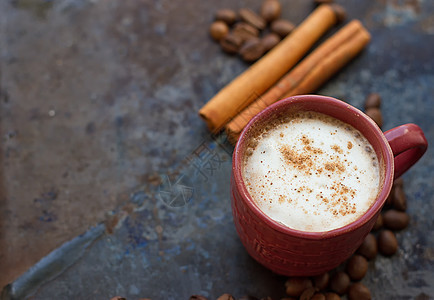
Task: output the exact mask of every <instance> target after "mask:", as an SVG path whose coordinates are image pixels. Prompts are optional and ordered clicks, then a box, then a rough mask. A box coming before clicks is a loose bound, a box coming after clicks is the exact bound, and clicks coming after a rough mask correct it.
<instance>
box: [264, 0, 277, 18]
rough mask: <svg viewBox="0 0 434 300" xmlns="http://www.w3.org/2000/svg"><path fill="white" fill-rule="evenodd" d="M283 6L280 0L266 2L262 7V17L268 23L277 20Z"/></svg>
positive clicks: (267, 0) (266, 0)
mask: <svg viewBox="0 0 434 300" xmlns="http://www.w3.org/2000/svg"><path fill="white" fill-rule="evenodd" d="M280 13H281V6H280V2H279V1H278V0H265V1H264V2H262V6H261V17H262V18H264V20H265V21H266V22H271V21H274V20H277V19H278V18H279V17H280Z"/></svg>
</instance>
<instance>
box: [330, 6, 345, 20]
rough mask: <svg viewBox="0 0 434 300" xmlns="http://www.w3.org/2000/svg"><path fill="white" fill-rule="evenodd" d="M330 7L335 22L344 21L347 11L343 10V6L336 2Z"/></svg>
mask: <svg viewBox="0 0 434 300" xmlns="http://www.w3.org/2000/svg"><path fill="white" fill-rule="evenodd" d="M331 6H332V9H333V11H334V13H335V15H336V22H337V23H341V22H343V21H345V19H346V18H347V12H346V10H345V8H343V7H342V6H340V5H338V4H332V5H331Z"/></svg>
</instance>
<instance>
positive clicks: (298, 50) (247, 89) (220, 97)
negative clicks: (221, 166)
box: [199, 4, 337, 133]
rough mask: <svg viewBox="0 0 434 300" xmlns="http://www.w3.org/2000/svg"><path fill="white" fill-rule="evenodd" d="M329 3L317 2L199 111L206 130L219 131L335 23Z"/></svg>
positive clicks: (275, 80)
mask: <svg viewBox="0 0 434 300" xmlns="http://www.w3.org/2000/svg"><path fill="white" fill-rule="evenodd" d="M336 22H337V17H336V13H335V9H334V8H333V6H331V5H327V4H323V5H320V6H318V7H317V8H316V9H315V10H314V11H313V12H312V13H311V14H310V15H309V16H308V17H307V18H306V19H305V20H304V21H303V22H302V23H301V24H300V25H299V26H298V27H297V28H296V29H295V30H294V31H293V32H292V33H291V34H290V35H289V36H287V37H286V38H285V39H283V40H282V41H281V42H280V43H279V44H278V45H277V46H276V47H275V48H273V49H272V50H271V51H270V52H269V53H267V54H266V55H264V56H263V57H262V58H261V59H260V60H258V61H257V62H256V63H255V64H253V65H252V66H251V67H250V68H249V69H247V70H246V71H245V72H243V73H242V74H241V75H239V76H238V77H236V78H235V79H234V80H233V81H232V82H230V83H229V84H228V85H227V86H226V87H224V88H223V89H222V90H221V91H220V92H219V93H217V94H216V95H215V96H214V97H213V98H212V99H211V100H210V101H208V103H207V104H205V105H204V106H203V107H202V108H201V109H200V111H199V115H200V116H201V117H202V118H203V119H204V120H205V122H206V124H207V126H208V128H209V130H210V131H211V132H213V133H216V132H218V131H219V130H221V129H222V128H223V126H224V125H225V124H226V123H227V122H229V121H230V120H231V119H232V118H233V117H235V116H236V115H237V114H238V113H239V112H240V111H241V110H243V109H244V108H245V107H246V106H247V105H249V104H250V103H251V102H252V101H254V100H255V99H256V98H257V97H258V96H259V95H262V94H263V93H264V92H265V91H266V90H267V89H268V88H270V87H271V86H272V85H273V84H275V83H276V82H277V80H279V79H280V78H281V77H282V76H283V75H284V74H285V73H287V72H288V70H289V69H291V68H292V67H293V66H294V65H295V64H296V63H297V62H298V61H299V60H300V59H301V58H302V57H303V56H304V55H305V54H306V52H307V51H308V50H309V49H310V48H311V47H312V45H313V44H314V43H315V42H316V41H317V40H318V39H319V38H320V37H321V36H322V35H323V34H324V33H325V32H326V31H327V30H328V29H329V28H330V27H332V26H333V25H334V24H335V23H336Z"/></svg>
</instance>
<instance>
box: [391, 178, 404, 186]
mask: <svg viewBox="0 0 434 300" xmlns="http://www.w3.org/2000/svg"><path fill="white" fill-rule="evenodd" d="M393 185H394V186H400V187H403V186H404V179H402V177H398V178H396V179H395V180H394V181H393Z"/></svg>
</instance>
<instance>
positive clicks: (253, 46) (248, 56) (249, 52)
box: [239, 38, 265, 62]
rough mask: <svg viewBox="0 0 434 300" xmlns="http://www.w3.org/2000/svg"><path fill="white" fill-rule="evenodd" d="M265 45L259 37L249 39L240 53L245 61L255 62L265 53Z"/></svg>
mask: <svg viewBox="0 0 434 300" xmlns="http://www.w3.org/2000/svg"><path fill="white" fill-rule="evenodd" d="M264 52H265V50H264V45H263V44H262V43H261V40H260V39H259V38H252V39H250V40H247V41H246V42H245V43H244V44H243V45H242V46H241V48H240V51H239V53H240V55H241V57H242V59H243V60H244V61H247V62H253V61H255V60H257V59H258V58H260V57H261V56H262V54H264Z"/></svg>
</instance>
